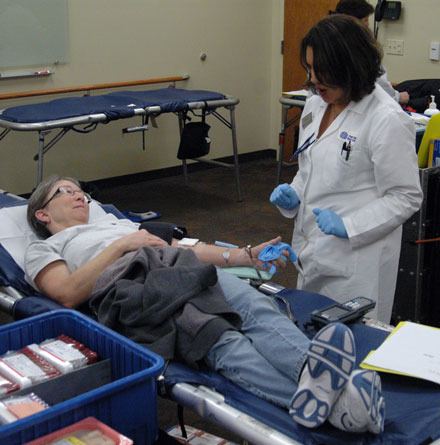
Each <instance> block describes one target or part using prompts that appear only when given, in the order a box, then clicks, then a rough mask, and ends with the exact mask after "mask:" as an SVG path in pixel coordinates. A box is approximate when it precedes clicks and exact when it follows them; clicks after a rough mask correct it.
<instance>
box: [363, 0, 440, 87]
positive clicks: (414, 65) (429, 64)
mask: <svg viewBox="0 0 440 445" xmlns="http://www.w3.org/2000/svg"><path fill="white" fill-rule="evenodd" d="M371 3H372V4H375V2H371ZM439 18H440V2H439V1H438V0H402V15H401V16H400V19H399V20H398V21H395V22H393V21H385V20H383V21H382V22H380V28H379V34H378V39H379V41H380V42H381V43H382V45H385V42H386V39H402V40H404V55H403V56H400V55H389V54H385V55H384V65H385V67H386V68H387V71H388V78H389V79H390V80H391V81H393V82H400V81H403V80H408V79H423V78H439V77H440V62H438V61H435V62H434V61H431V60H429V43H430V42H431V40H433V41H439V40H440V32H439V30H438V20H439Z"/></svg>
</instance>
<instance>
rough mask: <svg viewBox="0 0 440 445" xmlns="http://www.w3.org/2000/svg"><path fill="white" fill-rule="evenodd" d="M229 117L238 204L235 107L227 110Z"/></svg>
mask: <svg viewBox="0 0 440 445" xmlns="http://www.w3.org/2000/svg"><path fill="white" fill-rule="evenodd" d="M229 112H230V115H231V133H232V150H233V152H234V173H235V186H236V188H237V197H238V202H241V201H243V198H242V196H241V188H240V168H239V163H238V148H237V130H236V126H235V107H234V106H232V107H230V109H229Z"/></svg>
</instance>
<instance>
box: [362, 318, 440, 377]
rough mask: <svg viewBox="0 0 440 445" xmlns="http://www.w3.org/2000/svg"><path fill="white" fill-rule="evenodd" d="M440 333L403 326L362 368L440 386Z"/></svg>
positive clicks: (390, 336)
mask: <svg viewBox="0 0 440 445" xmlns="http://www.w3.org/2000/svg"><path fill="white" fill-rule="evenodd" d="M439 344H440V329H438V328H434V327H432V326H426V325H422V324H418V323H412V322H407V321H406V322H401V323H399V324H398V326H397V327H396V328H395V329H394V330H393V332H392V333H391V334H390V335H389V336H388V338H387V339H386V340H385V341H384V342H383V343H382V344H381V345H380V346H379V347H378V348H377V349H376V350H375V351H371V352H370V353H369V354H368V355H367V357H365V359H364V360H363V361H362V363H361V364H360V367H361V368H364V369H373V370H375V371H380V372H388V373H392V374H399V375H406V376H410V377H417V378H420V379H424V380H429V381H431V382H434V383H440V347H439Z"/></svg>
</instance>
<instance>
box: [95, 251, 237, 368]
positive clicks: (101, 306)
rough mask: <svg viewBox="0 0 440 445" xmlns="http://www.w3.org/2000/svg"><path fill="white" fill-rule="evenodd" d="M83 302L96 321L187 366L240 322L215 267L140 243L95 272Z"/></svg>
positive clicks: (182, 253) (181, 253)
mask: <svg viewBox="0 0 440 445" xmlns="http://www.w3.org/2000/svg"><path fill="white" fill-rule="evenodd" d="M89 304H90V307H91V309H92V311H93V312H94V313H95V314H96V315H97V318H98V320H99V322H101V323H103V324H105V325H106V326H108V327H110V328H112V329H114V330H116V331H118V332H120V333H121V334H123V335H125V336H127V337H129V338H131V339H132V340H134V341H136V342H138V343H140V344H143V345H145V346H148V347H149V348H150V349H151V350H152V351H154V352H156V353H158V354H160V355H162V356H163V357H164V358H165V359H179V360H183V361H185V362H186V363H187V364H189V365H191V366H193V367H197V362H198V361H200V360H201V359H203V357H204V356H205V355H206V354H207V352H208V351H209V349H210V348H211V347H212V346H213V344H214V343H215V342H216V341H217V340H218V338H219V337H220V335H221V334H222V333H223V332H225V331H226V330H230V329H239V328H240V326H241V320H240V316H239V315H238V314H237V313H235V312H233V310H232V309H231V308H230V307H229V306H228V304H227V303H226V301H225V299H224V295H223V292H222V290H221V289H220V287H219V285H218V284H217V272H216V269H215V267H214V266H212V265H205V264H203V263H201V262H200V261H199V260H198V259H197V257H196V256H195V254H194V253H193V252H192V251H191V250H186V249H176V248H172V247H168V248H163V249H152V248H149V247H145V248H142V249H139V250H138V251H137V252H135V253H132V254H127V255H124V257H122V258H120V259H119V260H118V261H116V262H115V263H114V264H113V265H111V266H110V267H108V268H107V269H106V270H105V271H104V272H103V273H102V274H101V276H100V277H99V279H98V281H97V283H96V286H95V289H94V291H93V294H92V297H91V299H90V300H89Z"/></svg>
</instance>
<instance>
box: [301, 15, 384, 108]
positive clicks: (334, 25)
mask: <svg viewBox="0 0 440 445" xmlns="http://www.w3.org/2000/svg"><path fill="white" fill-rule="evenodd" d="M309 47H310V48H311V49H312V50H313V70H314V72H315V76H316V78H317V79H318V80H319V81H320V82H321V83H322V84H324V85H326V86H329V87H334V88H335V87H336V88H342V89H343V90H344V91H345V94H346V96H347V99H348V100H353V101H355V102H357V101H359V100H361V99H362V98H363V97H364V96H366V95H367V94H369V93H371V92H372V91H373V89H374V85H375V82H376V79H377V78H378V77H379V76H380V75H382V74H383V69H382V66H381V60H382V50H381V47H380V46H379V44H378V43H377V42H376V39H375V38H374V36H373V34H372V33H371V31H370V30H369V29H368V28H367V27H366V26H362V25H361V24H360V23H359V21H358V20H357V19H355V18H353V17H350V16H348V15H345V14H332V15H329V16H327V17H325V18H324V19H322V20H320V21H319V22H318V23H317V24H316V25H315V26H313V27H312V28H311V29H310V30H309V32H308V33H307V35H306V36H305V37H304V38H303V40H302V42H301V53H300V54H301V55H300V57H301V64H302V66H303V67H304V68H305V69H306V70H308V69H309V68H310V67H309V66H308V65H307V60H306V50H307V48H309ZM308 86H309V87H310V88H311V89H312V90H313V85H312V84H311V82H310V81H309V82H308Z"/></svg>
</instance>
